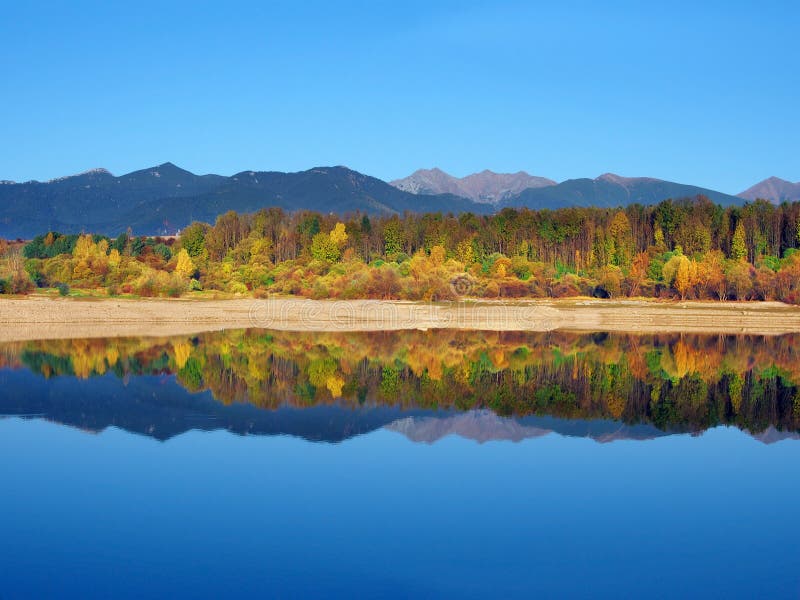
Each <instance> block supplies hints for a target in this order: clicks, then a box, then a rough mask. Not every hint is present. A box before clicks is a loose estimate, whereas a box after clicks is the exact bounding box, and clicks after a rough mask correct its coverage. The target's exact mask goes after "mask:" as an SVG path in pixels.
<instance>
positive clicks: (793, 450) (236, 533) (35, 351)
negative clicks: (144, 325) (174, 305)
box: [0, 329, 800, 600]
mask: <svg viewBox="0 0 800 600" xmlns="http://www.w3.org/2000/svg"><path fill="white" fill-rule="evenodd" d="M0 415H2V416H3V417H4V418H2V419H0V453H1V454H2V457H3V461H2V471H0V473H2V482H3V489H2V493H0V514H2V521H0V522H1V523H2V529H1V530H0V598H2V599H3V600H7V599H9V598H29V597H59V598H65V597H79V598H109V597H114V598H126V597H131V598H134V597H135V598H142V597H165V596H168V597H190V598H198V597H220V596H226V595H232V594H237V595H245V594H246V595H254V596H256V595H257V596H266V597H297V596H314V597H353V596H359V597H360V596H367V597H384V598H395V597H400V598H403V597H415V598H416V597H436V598H439V597H473V598H479V597H480V598H485V597H504V598H512V597H520V598H523V597H524V598H529V597H531V596H536V595H546V596H567V597H614V598H618V597H641V596H659V597H664V596H668V597H676V596H681V597H684V596H704V597H705V596H718V597H754V596H758V597H778V598H781V597H783V598H796V597H798V596H799V595H800V548H799V547H798V536H799V535H800V519H798V517H797V515H798V506H800V505H799V504H798V492H800V479H799V478H798V476H797V475H798V464H800V434H799V433H798V432H800V336H797V335H787V336H779V337H758V336H722V335H720V336H700V335H685V334H684V335H677V334H676V335H661V336H642V335H623V334H604V333H587V334H574V333H570V334H567V333H559V332H551V333H538V334H528V333H496V332H468V331H449V330H444V331H404V332H393V333H291V332H277V331H268V330H252V329H251V330H231V331H225V332H216V333H205V334H200V335H197V336H183V337H174V338H117V339H72V340H49V341H35V342H17V343H7V344H2V345H0Z"/></svg>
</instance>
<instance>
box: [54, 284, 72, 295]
mask: <svg viewBox="0 0 800 600" xmlns="http://www.w3.org/2000/svg"><path fill="white" fill-rule="evenodd" d="M56 288H57V289H58V295H59V296H68V295H69V286H68V285H67V284H66V283H57V284H56Z"/></svg>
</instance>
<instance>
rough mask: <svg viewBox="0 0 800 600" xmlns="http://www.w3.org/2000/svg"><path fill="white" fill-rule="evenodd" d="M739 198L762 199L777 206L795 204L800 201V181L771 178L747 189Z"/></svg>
mask: <svg viewBox="0 0 800 600" xmlns="http://www.w3.org/2000/svg"><path fill="white" fill-rule="evenodd" d="M739 197H740V198H744V199H745V200H758V199H759V198H760V199H762V200H770V201H771V202H775V203H776V204H780V203H781V202H784V201H786V202H795V201H798V200H800V181H798V182H797V183H792V182H791V181H786V180H785V179H780V178H779V177H769V178H767V179H765V180H764V181H761V182H759V183H757V184H755V185H754V186H753V187H751V188H748V189H746V190H745V191H743V192H742V193H741V194H739Z"/></svg>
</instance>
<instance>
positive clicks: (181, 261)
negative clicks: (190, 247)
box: [175, 248, 196, 279]
mask: <svg viewBox="0 0 800 600" xmlns="http://www.w3.org/2000/svg"><path fill="white" fill-rule="evenodd" d="M195 270H196V267H195V266H194V263H193V262H192V258H191V257H190V256H189V253H188V252H187V251H186V248H181V251H180V252H178V262H177V263H175V272H176V273H177V274H178V275H180V276H181V277H185V278H187V279H188V278H189V277H191V276H192V275H194V272H195Z"/></svg>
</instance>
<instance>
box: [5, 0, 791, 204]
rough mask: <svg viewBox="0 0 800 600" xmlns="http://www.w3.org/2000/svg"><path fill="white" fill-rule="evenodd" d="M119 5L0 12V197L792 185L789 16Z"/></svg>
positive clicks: (774, 8)
mask: <svg viewBox="0 0 800 600" xmlns="http://www.w3.org/2000/svg"><path fill="white" fill-rule="evenodd" d="M116 4H117V3H110V2H98V3H92V2H57V3H37V2H28V3H23V2H17V3H13V4H12V3H7V4H6V5H5V6H4V7H3V9H2V19H0V68H1V69H2V73H1V74H0V179H13V180H17V181H21V180H27V179H48V178H51V177H56V176H60V175H65V174H68V173H74V172H79V171H82V170H85V169H88V168H92V167H100V166H102V167H106V168H108V169H109V170H111V171H112V172H114V173H118V174H119V173H124V172H128V171H131V170H134V169H138V168H143V167H146V166H150V165H154V164H158V163H162V162H165V161H172V162H174V163H176V164H178V165H180V166H183V167H185V168H187V169H190V170H192V171H195V172H217V173H221V174H225V175H228V174H232V173H235V172H237V171H241V170H245V169H257V170H293V171H294V170H302V169H306V168H309V167H312V166H316V165H331V164H344V165H347V166H349V167H351V168H354V169H357V170H359V171H362V172H365V173H368V174H370V175H375V176H377V177H381V178H384V179H392V178H396V177H402V176H405V175H407V174H408V173H410V172H411V171H413V170H415V169H417V168H420V167H432V166H438V167H441V168H442V169H444V170H446V171H448V172H451V173H453V174H454V175H459V176H460V175H466V174H468V173H471V172H474V171H477V170H482V169H484V168H489V169H492V170H495V171H517V170H526V171H528V172H529V173H532V174H536V175H542V176H546V177H551V178H553V179H557V180H563V179H568V178H572V177H586V176H591V177H594V176H597V175H599V174H601V173H603V172H606V171H611V172H615V173H619V174H622V175H627V176H636V175H649V176H654V177H662V178H665V179H671V180H675V181H680V182H685V183H694V184H697V185H703V186H707V187H711V188H714V189H718V190H721V191H725V192H731V193H736V192H739V191H742V190H743V189H744V188H746V187H749V186H750V185H751V184H753V183H755V182H756V181H758V180H760V179H763V178H765V177H767V176H770V175H777V176H779V177H783V178H786V179H790V180H792V181H796V180H799V179H800V160H798V152H797V147H796V142H797V141H798V140H800V114H799V113H800V110H798V107H800V77H798V66H800V43H798V41H797V39H796V28H797V25H798V23H800V8H798V3H797V2H770V1H762V2H749V3H745V2H735V1H733V2H703V3H700V2H697V3H695V2H687V3H677V2H663V3H646V2H637V3H620V2H607V3H600V2H598V3H588V2H587V3H583V2H557V3H551V2H548V3H534V2H491V3H490V2H484V3H478V2H469V1H459V2H416V1H408V2H402V3H401V2H396V3H388V2H333V1H330V2H303V3H301V2H254V3H237V2H227V3H219V2H217V3H211V2H208V3H206V2H193V3H185V4H184V3H163V5H162V4H160V3H149V2H136V3H128V4H126V5H122V4H121V3H119V4H120V5H119V6H116ZM700 4H702V6H700Z"/></svg>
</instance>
